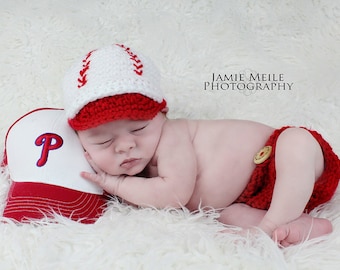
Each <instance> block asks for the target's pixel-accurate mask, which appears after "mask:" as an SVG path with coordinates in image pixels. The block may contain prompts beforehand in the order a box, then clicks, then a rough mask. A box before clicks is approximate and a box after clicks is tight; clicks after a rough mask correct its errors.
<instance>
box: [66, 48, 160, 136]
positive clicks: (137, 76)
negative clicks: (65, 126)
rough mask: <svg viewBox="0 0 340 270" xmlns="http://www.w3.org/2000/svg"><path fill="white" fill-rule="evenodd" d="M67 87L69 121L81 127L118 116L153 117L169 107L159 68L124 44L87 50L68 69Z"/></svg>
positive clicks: (101, 122) (126, 118)
mask: <svg viewBox="0 0 340 270" xmlns="http://www.w3.org/2000/svg"><path fill="white" fill-rule="evenodd" d="M63 88H64V102H65V112H66V116H67V118H68V123H69V125H70V126H71V127H72V128H73V129H74V130H77V131H78V130H86V129H90V128H94V127H97V126H99V125H102V124H105V123H107V122H110V121H114V120H151V119H153V118H154V117H155V116H156V115H157V113H158V112H160V111H163V110H165V108H166V101H165V99H164V97H163V93H162V91H161V88H160V75H159V72H158V70H157V68H156V67H155V66H154V64H153V63H152V62H151V60H149V59H148V58H146V57H145V56H143V55H142V54H140V53H137V52H136V51H134V50H132V49H130V48H129V47H127V46H124V45H121V44H114V45H111V46H107V47H104V48H101V49H97V50H93V51H90V52H89V53H87V54H86V55H85V56H84V57H83V58H82V59H80V60H79V61H77V62H76V63H75V64H74V65H73V66H72V67H71V69H70V70H69V71H68V72H67V73H66V76H65V79H64V85H63Z"/></svg>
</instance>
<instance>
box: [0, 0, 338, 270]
mask: <svg viewBox="0 0 340 270" xmlns="http://www.w3.org/2000/svg"><path fill="white" fill-rule="evenodd" d="M0 4H1V9H0V26H1V27H0V69H1V80H0V108H1V112H0V120H1V121H0V138H1V145H0V147H1V149H0V150H1V152H2V151H3V148H4V139H5V134H6V131H7V128H8V127H9V126H10V125H11V123H12V122H13V121H15V120H16V119H17V118H18V117H20V116H21V115H23V114H25V113H26V112H28V111H30V110H32V109H35V108H38V107H63V102H62V90H61V81H62V78H63V74H64V72H65V70H66V69H67V68H68V67H69V65H70V64H71V62H72V61H74V60H75V59H76V58H78V57H80V56H82V55H83V54H84V53H85V52H87V51H88V50H90V49H94V48H98V47H101V46H104V45H107V44H111V43H114V42H122V43H125V44H129V45H130V46H132V47H134V48H136V49H137V48H138V50H140V51H143V52H144V53H145V54H147V55H149V56H150V57H151V58H152V59H153V60H154V61H155V63H156V64H157V66H158V67H159V68H160V70H161V72H162V75H163V79H162V85H163V89H164V92H165V94H166V96H167V100H168V104H169V107H170V117H190V118H208V119H212V118H239V119H251V120H256V121H260V122H264V123H266V124H269V125H272V126H275V127H280V126H282V125H286V124H289V125H304V126H307V127H310V128H314V129H316V130H318V131H320V132H321V133H322V134H323V135H324V137H325V138H326V139H327V140H328V141H329V142H330V143H331V144H332V146H333V148H334V149H335V151H336V152H337V153H338V154H340V139H339V138H340V127H339V123H340V121H339V119H340V116H339V113H340V107H339V106H340V95H339V87H340V76H339V71H340V49H339V48H340V38H339V37H340V4H339V2H338V1H333V0H329V1H307V0H306V1H304V0H302V1H270V0H264V1H252V0H246V1H237V0H232V1H224V0H220V1H219V0H214V1H205V0H197V1H194V0H192V1H189V0H187V1H181V0H174V1H157V0H149V1H146V0H145V1H133V0H127V1H119V0H103V1H90V0H83V1H76V0H59V1H53V0H45V1H40V0H30V1H26V0H14V1H6V0H0ZM213 73H214V74H215V76H218V75H221V76H222V78H223V79H224V78H225V77H224V76H225V75H226V76H227V77H228V78H229V80H231V77H230V75H231V74H234V75H233V76H234V77H233V79H236V77H235V76H238V81H237V82H236V81H233V83H234V84H232V81H229V83H230V84H229V89H227V84H224V85H222V84H220V85H219V86H217V84H215V85H214V87H213V90H211V89H212V88H211V82H212V76H213ZM257 73H259V74H271V76H272V78H270V79H269V78H268V76H267V78H252V77H250V76H251V75H250V74H257ZM235 74H236V75H235ZM240 74H243V75H240ZM273 74H274V75H273ZM280 74H283V75H280ZM273 76H276V78H273ZM242 78H243V81H242ZM254 79H260V80H257V81H256V83H259V84H258V85H256V84H255V87H257V88H256V89H253V90H251V89H247V88H245V89H244V87H245V86H248V88H251V86H253V85H254V84H253V83H254V82H255V81H254ZM266 79H269V80H267V81H266ZM275 79H281V81H279V82H276V83H281V85H278V84H277V85H274V84H273V85H272V84H271V83H275V82H274V80H275ZM251 80H253V81H251ZM208 83H210V86H207V85H208ZM215 83H216V82H215ZM220 83H221V82H220ZM265 83H270V85H267V86H266V85H265ZM205 87H206V89H205ZM209 87H210V88H209ZM218 87H219V89H220V90H217V88H218ZM232 87H234V90H233V89H232ZM221 88H224V90H221ZM65 169H67V168H65ZM0 180H1V181H0V195H1V198H0V199H1V207H2V208H3V205H4V201H5V197H6V193H7V189H8V186H9V183H8V178H7V176H6V174H2V175H1V179H0ZM0 210H1V209H0ZM339 213H340V194H336V196H335V197H334V199H333V200H332V201H331V202H329V203H328V204H326V205H325V206H324V207H321V208H319V209H318V210H315V211H313V213H312V214H313V215H314V216H319V217H327V218H329V219H330V220H331V221H332V222H333V225H334V232H333V233H332V234H331V235H329V236H326V237H323V238H321V239H317V240H313V241H307V242H304V243H302V244H300V245H297V246H294V247H289V248H285V249H280V248H278V247H277V246H276V245H275V243H274V242H273V241H271V240H270V239H269V238H268V237H267V236H265V235H263V234H259V235H257V236H252V235H249V236H248V237H246V236H244V237H241V236H237V235H232V234H223V233H220V232H219V231H220V230H222V229H223V226H222V225H221V224H219V223H218V222H216V221H215V219H214V218H215V217H216V214H215V213H214V212H213V211H211V212H208V213H203V212H199V213H196V214H191V213H189V212H187V211H185V210H183V211H182V210H181V211H174V210H162V211H158V210H154V209H139V210H137V209H133V208H129V207H125V206H121V205H119V204H117V203H115V202H112V204H111V205H110V206H109V208H108V211H107V212H106V213H105V215H104V216H103V217H102V218H100V219H99V220H98V222H97V223H95V224H93V225H82V224H78V223H76V222H72V221H70V220H67V219H62V218H57V219H56V221H57V222H53V221H51V220H45V221H42V222H41V224H30V225H27V224H26V225H22V226H18V225H15V224H12V223H1V224H0V243H1V246H0V268H1V269H195V270H196V269H339V267H340V256H339V250H340V214H339Z"/></svg>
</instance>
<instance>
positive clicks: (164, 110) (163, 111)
mask: <svg viewBox="0 0 340 270" xmlns="http://www.w3.org/2000/svg"><path fill="white" fill-rule="evenodd" d="M168 111H169V108H168V107H164V108H163V109H162V110H161V112H162V113H164V114H167V113H168Z"/></svg>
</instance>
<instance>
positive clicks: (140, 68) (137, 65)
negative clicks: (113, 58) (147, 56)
mask: <svg viewBox="0 0 340 270" xmlns="http://www.w3.org/2000/svg"><path fill="white" fill-rule="evenodd" d="M116 45H117V46H119V47H121V48H123V49H124V50H125V51H126V52H127V53H128V54H129V55H130V59H131V60H132V62H133V66H134V67H135V69H134V70H133V71H134V72H135V73H136V74H137V75H138V76H142V75H143V63H142V61H141V60H140V59H139V58H138V56H137V54H134V53H133V52H132V51H131V50H130V48H129V47H126V46H125V45H123V44H116Z"/></svg>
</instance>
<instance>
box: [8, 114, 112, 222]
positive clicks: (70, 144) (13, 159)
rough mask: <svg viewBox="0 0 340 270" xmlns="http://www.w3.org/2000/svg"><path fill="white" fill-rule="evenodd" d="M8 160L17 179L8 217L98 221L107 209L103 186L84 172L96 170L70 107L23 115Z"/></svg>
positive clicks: (13, 131)
mask: <svg viewBox="0 0 340 270" xmlns="http://www.w3.org/2000/svg"><path fill="white" fill-rule="evenodd" d="M2 165H4V166H7V168H8V171H9V177H10V178H11V180H12V181H11V186H10V190H9V193H8V197H7V201H6V206H5V209H4V213H3V216H5V217H8V218H12V219H15V220H17V221H19V222H26V221H29V220H31V219H41V218H43V217H45V216H46V217H53V215H54V214H59V215H62V216H64V217H67V218H71V219H73V220H77V221H78V220H79V221H80V222H82V223H93V222H94V221H95V220H96V219H97V218H98V217H99V216H100V215H101V214H102V211H103V210H104V207H105V204H106V200H105V198H104V196H103V190H102V189H101V188H99V187H98V186H96V185H94V184H93V183H91V182H89V181H86V180H85V179H83V178H82V177H81V176H80V172H81V171H93V170H92V169H91V167H90V165H89V164H88V162H87V161H86V159H85V157H84V151H83V149H82V147H81V145H80V142H79V140H78V137H77V135H76V134H75V132H74V130H73V129H72V128H70V127H69V125H68V124H67V121H66V117H65V112H64V110H60V109H37V110H34V111H32V112H30V113H28V114H26V115H24V116H23V117H21V118H20V119H18V120H17V121H16V122H15V123H14V124H13V125H12V126H11V127H10V129H9V130H8V133H7V136H6V142H5V157H4V162H3V164H2Z"/></svg>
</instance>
